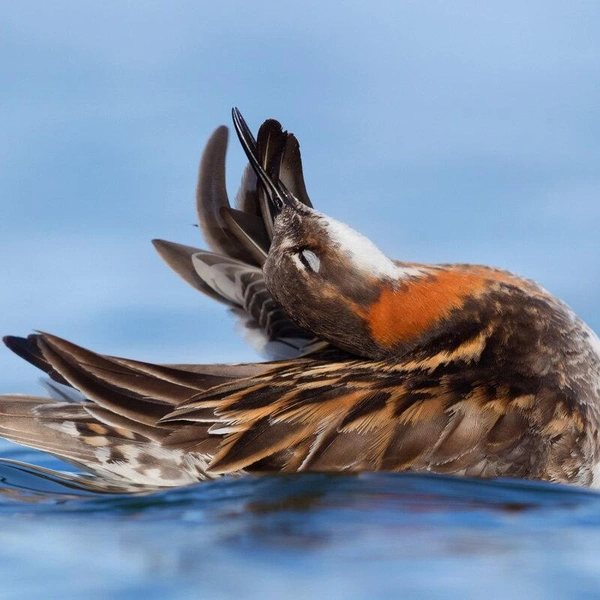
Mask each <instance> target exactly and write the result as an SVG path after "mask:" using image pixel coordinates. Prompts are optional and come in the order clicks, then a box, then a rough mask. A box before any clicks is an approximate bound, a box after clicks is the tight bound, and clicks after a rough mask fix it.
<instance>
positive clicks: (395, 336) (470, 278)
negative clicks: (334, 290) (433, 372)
mask: <svg viewBox="0 0 600 600" xmlns="http://www.w3.org/2000/svg"><path fill="white" fill-rule="evenodd" d="M497 283H510V284H513V285H517V286H523V285H524V284H523V282H521V281H520V280H519V279H517V278H514V277H511V276H510V274H508V273H505V272H503V271H497V270H494V269H488V268H486V267H471V268H468V269H467V268H464V269H459V268H452V269H448V270H440V271H437V272H432V274H431V275H430V276H428V277H424V278H419V279H414V280H411V281H409V282H407V283H406V284H405V285H403V286H401V287H399V288H395V287H392V286H389V287H385V288H384V289H383V290H382V292H381V295H380V296H379V298H378V299H377V301H376V302H374V303H373V304H371V305H370V306H368V307H367V308H366V309H360V310H359V312H360V314H361V317H363V318H364V319H365V321H366V322H367V325H368V327H369V330H370V333H371V335H372V337H373V339H374V340H375V341H376V342H377V343H378V344H379V345H380V346H382V347H384V348H392V347H394V346H395V345H397V344H400V343H408V342H410V341H411V340H414V339H415V338H416V337H418V336H419V335H420V334H421V333H423V332H424V331H426V330H428V329H431V328H432V327H434V326H435V325H436V323H438V322H440V321H442V320H443V319H444V318H446V317H448V316H449V314H450V313H451V312H452V311H453V310H456V309H460V308H461V307H462V306H464V304H465V302H466V300H467V299H469V298H476V297H477V296H480V295H481V294H482V293H484V292H485V291H486V290H488V289H490V287H491V286H493V285H494V284H497Z"/></svg>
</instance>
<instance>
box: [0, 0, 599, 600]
mask: <svg viewBox="0 0 600 600" xmlns="http://www.w3.org/2000/svg"><path fill="white" fill-rule="evenodd" d="M599 23H600V4H599V3H598V2H585V1H582V0H572V1H571V2H568V3H567V2H562V3H561V2H540V1H535V0H533V1H529V2H526V3H524V2H515V1H503V2H493V3H490V2H474V1H465V2H460V3H452V2H440V1H437V2H418V1H407V2H398V1H387V2H386V1H381V2H352V1H347V2H344V3H341V2H323V1H321V2H314V1H311V0H308V1H304V2H286V1H281V0H280V1H278V2H272V1H267V2H259V3H250V2H242V1H241V0H235V1H226V0H223V1H221V2H210V3H209V2H203V1H200V2H197V1H194V2H191V1H189V2H186V1H176V2H166V1H155V2H131V1H121V2H81V1H74V0H73V1H63V0H55V1H53V2H41V1H37V2H36V1H31V2H19V3H12V4H8V3H4V6H3V10H2V16H1V18H0V164H1V167H0V228H1V229H0V290H1V293H0V332H1V333H11V334H26V333H28V332H30V331H31V330H33V329H42V330H47V331H50V332H53V333H55V334H58V335H61V336H64V337H66V338H69V339H71V340H73V341H75V342H77V343H80V344H82V345H85V346H88V347H90V348H93V349H95V350H98V351H101V352H106V353H111V354H116V355H123V356H131V357H135V358H139V359H146V360H151V361H164V362H178V361H190V362H220V361H243V360H256V358H257V357H256V355H255V354H254V353H253V351H252V350H251V349H249V348H246V347H245V345H244V344H243V342H242V341H241V339H240V338H239V337H238V336H237V335H236V333H235V331H234V321H233V319H232V318H231V317H230V316H229V315H228V314H227V313H226V311H225V310H224V309H223V307H222V306H220V305H217V304H215V303H213V302H211V301H210V300H208V299H204V298H203V297H201V296H200V295H199V294H198V293H197V292H195V291H194V290H193V289H192V288H189V287H187V286H186V284H185V283H183V282H182V281H181V280H179V279H178V278H177V277H176V276H175V275H174V274H173V273H171V272H170V270H169V269H168V268H167V267H166V266H165V265H164V264H163V263H162V261H161V260H160V259H159V257H158V256H157V255H156V254H155V252H154V250H153V248H152V246H151V245H150V239H152V238H154V237H160V238H165V239H168V240H173V241H178V242H182V243H187V244H191V245H201V244H202V242H201V240H200V234H199V231H198V229H197V228H195V227H193V223H194V222H195V209H194V188H195V183H196V170H197V164H198V160H199V157H200V153H201V150H202V147H203V145H204V143H205V142H206V140H207V138H208V136H209V135H210V133H211V132H212V131H213V129H214V128H215V127H216V126H218V125H219V124H222V123H227V124H229V121H230V116H229V115H230V109H231V107H232V106H234V105H236V106H239V107H240V108H241V110H242V112H243V113H244V115H245V117H246V118H247V120H248V121H249V123H250V124H251V126H252V127H253V129H255V130H256V128H258V126H259V125H260V123H261V122H262V121H263V120H264V119H266V118H269V117H274V118H277V119H279V120H280V121H281V122H282V123H283V125H284V127H285V128H287V129H289V130H290V131H293V132H294V133H296V134H297V136H298V138H299V140H300V143H301V147H302V152H303V157H304V164H305V175H306V180H307V185H308V189H309V192H310V194H311V196H312V199H313V201H314V203H315V205H316V206H317V207H318V208H319V209H320V210H322V211H324V212H326V213H329V214H331V215H332V216H334V217H336V218H338V219H341V220H343V221H346V222H348V223H350V224H351V225H352V226H354V227H355V228H357V229H359V230H360V231H362V232H364V233H366V234H367V235H368V236H369V237H370V238H372V239H373V240H374V241H375V242H376V243H377V244H378V245H379V246H380V247H381V248H382V249H383V250H384V251H385V252H386V253H388V254H389V255H390V256H392V257H395V258H401V259H406V260H414V261H424V262H429V261H431V262H454V261H461V262H475V263H485V264H491V265H496V266H500V267H504V268H508V269H511V270H514V271H516V272H518V273H521V274H523V275H525V276H528V277H531V278H533V279H536V280H538V281H539V282H540V283H542V284H543V285H544V286H545V287H547V288H548V289H549V290H550V291H551V292H553V293H554V294H556V295H557V296H559V297H561V298H562V299H564V300H565V301H567V302H568V303H569V304H570V305H571V306H572V307H573V308H574V309H575V310H576V312H577V313H578V314H579V315H581V316H582V317H583V318H584V319H585V320H586V321H587V322H588V323H589V324H590V325H591V326H592V327H593V328H594V329H595V330H596V331H600V312H599V311H598V300H599V298H600V278H599V274H600V250H599V244H598V232H597V229H598V224H599V223H600V169H599V166H600V116H599V112H598V104H599V102H598V101H599V97H600V68H599V66H600V36H599V35H598V24H599ZM244 164H245V160H244V157H243V153H242V151H241V149H240V148H239V147H238V145H237V142H234V143H233V144H232V148H231V152H230V155H229V156H228V164H227V166H228V181H229V185H230V195H231V196H233V195H234V193H235V191H236V190H237V184H238V182H239V178H240V175H241V172H242V169H243V167H244ZM37 377H38V374H37V372H36V371H35V369H33V367H30V366H29V365H27V364H25V363H24V362H23V361H21V360H20V359H18V358H17V357H15V356H12V355H11V354H10V353H9V352H8V351H7V350H5V351H0V392H14V391H21V392H38V391H40V389H39V386H38V382H37ZM0 444H1V447H0V456H2V457H7V456H8V457H12V458H17V459H20V460H28V461H34V462H35V461H37V462H42V463H43V464H46V465H48V466H51V467H57V466H59V463H58V462H57V461H55V460H53V459H51V458H47V457H46V458H41V457H40V455H39V454H38V453H35V452H30V451H25V450H22V449H17V448H16V447H14V446H13V447H11V446H10V445H9V444H8V443H4V442H2V443H0ZM14 471H15V469H12V471H11V469H10V467H7V466H6V464H3V465H2V469H1V470H0V482H1V485H0V488H1V492H2V494H1V497H0V565H1V566H0V578H1V579H2V581H3V588H2V594H3V598H19V599H20V600H23V598H32V599H33V598H35V599H37V598H40V597H50V596H52V597H60V598H62V599H63V600H69V599H70V598H73V599H75V598H77V599H78V598H81V597H82V595H83V596H85V597H86V598H103V599H104V598H109V597H110V598H123V599H125V598H126V599H127V600H131V599H135V598H144V599H145V600H148V599H151V598H164V597H165V594H166V595H167V596H168V597H169V598H196V597H200V596H202V597H211V598H213V597H236V598H239V597H242V596H243V597H257V598H261V600H264V599H265V598H282V597H294V598H314V597H319V596H320V595H321V596H323V595H325V596H327V597H343V598H356V599H357V600H359V599H362V598H366V597H369V598H372V597H386V598H389V597H393V596H394V594H396V595H397V594H400V595H402V594H405V595H406V597H411V598H413V597H422V596H419V594H423V593H425V597H427V598H439V599H440V600H441V599H443V600H447V599H449V598H461V600H462V599H463V598H490V599H495V598H498V599H502V600H505V599H506V598H522V597H523V596H524V595H526V596H527V597H528V598H530V599H531V600H537V599H539V600H546V599H548V598H558V597H560V598H570V597H576V598H583V597H596V595H597V590H598V586H599V585H600V570H599V569H598V559H597V554H598V547H599V545H600V504H599V501H598V496H597V495H594V494H591V493H590V494H589V495H586V494H585V493H584V492H578V491H577V490H573V489H563V488H559V487H555V486H552V485H547V484H533V483H526V482H516V483H511V484H507V483H502V482H487V483H482V482H469V481H468V480H460V479H452V478H436V477H433V476H429V477H428V476H417V477H415V476H410V475H397V476H392V475H385V474H380V475H378V476H369V475H367V476H358V477H328V476H308V477H301V476H299V477H295V478H277V477H271V478H262V479H261V478H247V479H240V480H233V481H232V480H222V481H218V482H215V483H206V484H201V485H198V486H195V487H192V488H189V489H187V490H180V491H179V490H174V491H172V492H168V493H165V494H163V495H159V496H157V497H154V496H152V497H148V498H145V499H138V498H132V499H125V500H124V499H122V498H117V499H99V500H97V501H94V502H90V501H86V500H82V501H80V502H78V501H76V500H71V501H67V502H65V501H64V498H63V497H61V496H59V497H58V499H54V500H52V497H50V498H49V496H48V494H47V493H46V491H44V492H43V493H41V494H40V495H39V496H36V495H35V494H33V495H32V496H30V495H28V493H27V492H26V491H25V490H27V489H31V488H33V487H34V486H36V485H41V486H42V487H44V485H46V484H45V483H44V482H43V480H41V479H40V478H37V479H36V478H35V477H34V478H27V477H23V478H21V477H20V476H17V475H15V472H14ZM32 481H33V483H32ZM48 485H49V484H48ZM11 486H12V487H11ZM45 489H46V488H44V490H45ZM11 494H14V498H16V499H17V502H12V501H11V500H9V499H7V498H10V497H11ZM580 496H581V497H580ZM40 499H41V501H40ZM24 500H26V502H24ZM40 540H43V543H42V544H40ZM203 594H204V595H203Z"/></svg>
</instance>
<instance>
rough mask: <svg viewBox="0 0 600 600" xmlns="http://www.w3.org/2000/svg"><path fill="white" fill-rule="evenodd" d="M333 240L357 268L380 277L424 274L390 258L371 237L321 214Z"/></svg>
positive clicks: (390, 277)
mask: <svg viewBox="0 0 600 600" xmlns="http://www.w3.org/2000/svg"><path fill="white" fill-rule="evenodd" d="M321 219H322V222H323V225H324V226H325V230H326V231H327V233H328V234H329V237H330V238H331V241H332V242H333V243H334V244H337V245H338V246H339V248H340V250H341V251H342V252H343V253H344V254H345V255H346V256H347V257H348V258H349V259H350V260H351V261H352V263H353V264H354V265H355V266H356V268H357V269H359V270H361V271H364V272H366V273H369V274H370V275H374V276H375V277H379V278H382V279H383V278H389V279H395V280H397V279H404V278H406V277H415V276H419V275H423V271H421V270H420V269H416V268H414V267H403V266H400V265H397V264H396V263H395V262H394V261H393V260H391V259H389V258H388V257H387V256H386V255H385V254H384V253H383V252H382V251H381V250H380V249H379V248H378V247H377V246H376V245H375V244H374V243H373V242H372V241H371V240H370V239H368V238H366V237H365V236H364V235H361V234H360V233H358V232H357V231H354V229H352V228H351V227H349V226H348V225H346V224H345V223H340V222H339V221H336V220H335V219H331V218H330V217H327V216H325V215H322V216H321Z"/></svg>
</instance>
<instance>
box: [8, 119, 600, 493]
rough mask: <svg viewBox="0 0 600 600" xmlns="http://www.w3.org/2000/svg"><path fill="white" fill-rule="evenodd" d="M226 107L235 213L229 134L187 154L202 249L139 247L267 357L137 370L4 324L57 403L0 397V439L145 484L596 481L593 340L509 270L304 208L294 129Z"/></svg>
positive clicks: (110, 477)
mask: <svg viewBox="0 0 600 600" xmlns="http://www.w3.org/2000/svg"><path fill="white" fill-rule="evenodd" d="M234 120H235V123H236V129H237V130H238V134H239V136H240V139H241V141H242V144H243V146H244V148H245V150H246V152H247V154H248V157H249V160H250V164H251V167H252V168H248V169H247V170H246V173H245V175H244V179H243V182H242V188H241V190H240V193H239V194H238V198H237V200H238V209H233V208H231V207H230V206H229V202H228V200H227V196H226V192H225V186H224V157H225V150H226V144H227V132H226V130H225V128H219V129H218V130H217V131H216V132H215V134H213V136H212V138H211V140H210V141H209V143H208V145H207V149H206V151H205V154H204V157H203V160H202V164H201V172H200V181H199V185H198V209H199V218H200V224H201V226H202V229H203V231H204V234H205V237H206V239H207V242H208V243H209V245H210V246H211V248H212V250H213V251H214V253H211V252H205V251H201V250H197V249H195V248H191V247H187V246H181V245H178V244H172V243H170V242H163V241H156V242H155V245H156V247H157V249H158V251H159V252H160V254H161V255H162V256H163V258H164V259H165V260H166V261H167V262H168V263H169V264H170V265H171V266H172V267H173V268H174V270H175V271H177V272H178V273H179V274H180V275H181V276H182V277H183V278H184V279H185V280H186V281H188V283H190V284H191V285H193V286H194V287H196V288H197V289H199V290H201V291H202V292H204V293H206V294H208V295H210V296H211V297H213V298H215V299H217V300H219V301H222V302H224V303H226V304H227V305H229V306H230V307H231V308H232V309H233V310H234V312H236V313H237V314H238V315H239V316H241V317H242V319H243V320H244V323H245V325H246V327H247V328H248V330H250V331H252V332H254V339H255V341H256V340H258V341H259V343H260V345H261V346H262V348H263V350H265V351H267V352H268V353H270V354H271V355H272V356H275V357H279V358H280V360H277V361H274V362H267V363H255V364H245V365H195V366H194V365H171V366H163V365H150V364H147V363H141V362H136V361H130V360H126V359H120V358H114V357H105V356H100V355H98V354H95V353H92V352H90V351H88V350H85V349H83V348H80V347H78V346H75V345H74V344H71V343H69V342H66V341H64V340H61V339H59V338H56V337H54V336H50V335H47V334H36V335H33V336H30V337H29V338H27V339H23V338H12V337H11V338H7V339H6V342H7V344H8V346H9V347H10V348H11V349H13V350H14V351H15V352H16V353H17V354H19V355H20V356H22V357H23V358H25V359H27V360H29V361H30V362H32V363H33V364H34V365H36V366H38V367H40V368H41V369H42V370H44V371H45V372H46V373H48V375H49V376H50V378H51V379H52V380H53V381H54V383H53V384H52V385H53V387H54V389H55V392H56V393H55V395H57V396H58V398H56V399H44V398H32V397H25V396H15V395H11V396H3V397H0V435H2V436H4V437H6V438H8V439H11V440H14V441H16V442H19V443H22V444H25V445H29V446H33V447H36V448H41V449H42V450H46V451H48V452H51V453H53V454H55V455H57V456H59V457H61V458H63V459H65V460H67V461H70V462H72V463H74V464H77V465H79V466H81V467H82V468H84V469H85V470H88V471H91V472H92V473H95V474H97V475H99V476H101V477H102V478H103V479H104V480H105V481H107V482H112V483H114V482H117V483H118V482H122V483H123V484H127V483H131V484H133V485H142V486H148V487H161V486H173V485H184V484H187V483H192V482H194V481H198V480H202V479H206V478H211V477H216V476H220V475H223V474H239V473H245V472H281V471H283V472H293V471H346V470H350V471H363V470H369V471H373V470H388V471H405V470H411V471H418V472H435V473H452V474H457V475H467V476H475V477H499V476H503V477H520V478H528V479H541V480H547V481H556V482H563V483H575V484H581V485H588V486H600V473H598V464H599V462H600V441H599V440H598V429H599V425H600V342H599V341H598V338H597V337H596V335H595V334H594V333H593V332H592V331H591V330H590V329H589V328H588V327H587V326H586V325H585V324H584V323H583V322H582V321H581V320H580V319H579V318H578V317H577V316H576V315H575V314H574V313H573V312H572V311H571V310H570V309H569V308H568V307H567V306H566V305H564V304H563V303H562V302H560V301H559V300H557V299H556V298H554V297H553V296H551V295H550V294H549V293H548V292H546V291H545V290H544V289H542V288H541V287H540V286H538V285H537V284H535V283H534V282H531V281H529V280H526V279H523V278H521V277H518V276H515V275H512V274H511V273H508V272H506V271H501V270H498V269H492V268H489V267H484V266H477V265H424V264H415V263H406V262H401V261H393V260H391V259H389V258H387V257H386V256H385V255H383V254H382V253H381V252H380V251H379V250H378V249H377V248H376V247H375V246H374V245H373V244H372V243H371V242H370V241H369V240H367V239H366V238H364V237H363V236H361V235H360V234H358V233H356V232H355V231H353V230H352V229H350V228H349V227H347V226H346V225H344V224H342V223H339V222H337V221H335V220H333V219H330V218H329V217H327V216H325V215H323V214H321V213H318V212H317V211H315V210H314V209H313V208H312V205H311V203H310V200H309V199H308V196H307V194H306V189H305V186H304V181H303V176H302V169H301V163H300V154H299V150H298V144H297V142H296V140H295V138H294V137H293V136H292V135H290V134H287V133H286V132H283V131H282V130H281V127H280V125H279V124H278V123H277V122H275V121H267V122H266V123H265V124H264V125H263V127H262V128H261V130H260V132H259V135H258V140H257V141H256V142H255V141H254V139H253V138H252V136H251V134H250V133H249V131H248V130H247V128H246V126H245V123H244V122H243V120H242V119H241V117H240V116H239V113H235V114H234ZM72 390H78V392H79V393H80V394H81V396H82V398H81V399H74V398H73V393H72Z"/></svg>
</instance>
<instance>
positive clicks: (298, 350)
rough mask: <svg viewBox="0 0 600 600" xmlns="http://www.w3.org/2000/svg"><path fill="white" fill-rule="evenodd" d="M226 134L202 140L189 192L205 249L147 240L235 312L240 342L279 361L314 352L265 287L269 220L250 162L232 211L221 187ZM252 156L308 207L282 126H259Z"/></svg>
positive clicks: (296, 155) (295, 150) (311, 341)
mask: <svg viewBox="0 0 600 600" xmlns="http://www.w3.org/2000/svg"><path fill="white" fill-rule="evenodd" d="M227 136H228V133H227V128H226V127H219V128H218V129H217V130H216V131H215V132H214V133H213V135H212V136H211V138H210V139H209V141H208V143H207V145H206V148H205V150H204V154H203V156H202V160H201V163H200V170H199V177H198V186H197V189H196V206H197V212H198V220H199V223H200V227H201V229H202V232H203V234H204V238H205V240H206V242H207V244H208V245H209V247H210V249H211V250H212V252H207V251H203V250H200V249H198V248H194V247H191V246H185V245H182V244H176V243H173V242H167V241H164V240H154V245H155V247H156V249H157V251H158V252H159V254H160V255H161V257H162V258H163V259H164V260H165V262H166V263H167V264H168V265H169V266H170V267H171V268H172V269H173V270H174V271H175V272H176V273H177V274H179V275H180V276H181V277H182V278H183V279H184V280H185V281H187V282H188V283H189V284H190V285H192V286H193V287H195V288H196V289H197V290H199V291H201V292H203V293H204V294H206V295H207V296H209V297H211V298H213V299H215V300H218V301H220V302H223V303H224V304H226V305H227V306H229V307H230V308H231V309H232V310H233V312H234V313H235V314H236V315H237V316H238V317H240V322H241V324H242V329H243V330H244V331H245V332H246V333H247V335H246V337H247V339H248V340H249V341H250V342H251V343H252V344H253V346H254V347H255V348H256V349H257V350H258V351H259V352H261V353H262V354H263V355H266V356H267V357H268V358H270V359H284V358H292V357H295V356H299V355H301V354H306V353H309V352H314V351H316V350H319V349H321V348H323V347H324V344H323V343H322V342H320V341H319V340H318V339H317V338H315V336H314V335H313V334H312V333H310V332H307V331H305V330H303V329H302V328H300V327H298V326H297V325H296V324H295V323H294V322H293V321H291V320H290V319H289V318H288V317H287V316H286V315H285V314H284V313H283V311H282V309H281V306H280V305H279V304H278V303H277V302H275V300H273V298H272V296H271V294H270V292H269V291H268V290H267V287H266V285H265V282H264V278H263V274H262V270H261V267H262V265H263V263H264V261H265V260H266V257H267V253H268V251H269V246H270V243H271V236H272V229H273V219H274V217H273V215H272V213H271V210H270V206H269V203H268V199H267V197H266V194H265V193H264V191H263V189H262V188H261V186H260V185H259V184H258V183H257V177H256V175H255V173H254V171H253V170H252V168H251V167H250V165H248V167H247V168H246V170H245V172H244V175H243V178H242V183H241V186H240V190H239V192H238V194H237V197H236V203H237V208H233V207H231V205H230V203H229V198H228V195H227V190H226V186H225V154H226V150H227ZM256 155H257V159H258V161H259V162H260V164H261V165H262V166H263V168H264V169H265V170H266V171H267V173H268V174H269V176H270V177H272V178H273V179H274V180H281V181H282V182H283V183H284V184H285V185H286V186H287V187H288V189H290V191H291V192H292V193H294V194H295V195H296V196H297V197H298V199H299V200H301V201H302V202H303V203H305V204H307V205H308V206H311V204H310V200H309V198H308V195H307V193H306V187H305V185H304V177H303V174H302V162H301V159H300V148H299V146H298V142H297V140H296V138H295V137H294V136H293V135H292V134H289V133H287V132H284V131H282V128H281V125H280V124H279V123H278V122H277V121H273V120H269V121H265V123H263V125H262V127H261V128H260V130H259V132H258V138H257V140H256Z"/></svg>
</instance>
